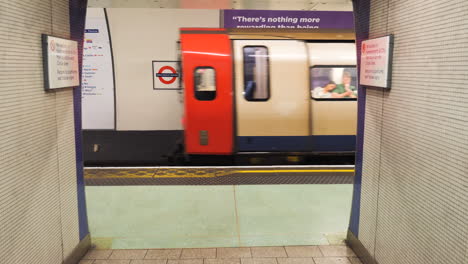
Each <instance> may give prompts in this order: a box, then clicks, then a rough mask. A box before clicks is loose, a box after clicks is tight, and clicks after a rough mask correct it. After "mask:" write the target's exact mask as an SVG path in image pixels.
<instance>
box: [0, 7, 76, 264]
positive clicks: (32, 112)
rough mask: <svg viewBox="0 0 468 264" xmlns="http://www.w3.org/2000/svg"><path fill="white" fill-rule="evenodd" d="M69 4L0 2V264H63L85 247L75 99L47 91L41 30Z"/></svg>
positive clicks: (65, 25)
mask: <svg viewBox="0 0 468 264" xmlns="http://www.w3.org/2000/svg"><path fill="white" fill-rule="evenodd" d="M68 12H69V10H68V0H47V1H44V0H28V1H9V0H0V25H1V26H0V263H8V264H15V263H18V264H26V263H38V264H40V263H44V264H51V263H61V262H62V261H63V259H64V258H65V257H67V256H68V255H69V254H70V253H71V251H72V250H73V248H74V247H75V246H76V245H77V244H78V242H79V235H78V212H77V195H76V164H75V139H74V116H73V95H72V90H71V89H64V90H61V91H57V92H50V93H46V92H45V91H44V86H43V72H42V50H41V33H46V34H52V35H55V36H58V37H65V38H68V37H69V31H70V30H69V22H68V21H69V13H68Z"/></svg>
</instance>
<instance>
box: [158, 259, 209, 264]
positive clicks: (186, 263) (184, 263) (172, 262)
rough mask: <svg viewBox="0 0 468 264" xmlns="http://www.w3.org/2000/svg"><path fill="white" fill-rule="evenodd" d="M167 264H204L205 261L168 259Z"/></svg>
mask: <svg viewBox="0 0 468 264" xmlns="http://www.w3.org/2000/svg"><path fill="white" fill-rule="evenodd" d="M167 264H203V259H168V260H167Z"/></svg>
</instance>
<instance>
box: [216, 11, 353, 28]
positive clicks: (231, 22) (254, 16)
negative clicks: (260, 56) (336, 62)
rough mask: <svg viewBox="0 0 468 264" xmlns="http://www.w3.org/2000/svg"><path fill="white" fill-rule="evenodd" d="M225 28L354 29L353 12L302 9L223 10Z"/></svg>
mask: <svg viewBox="0 0 468 264" xmlns="http://www.w3.org/2000/svg"><path fill="white" fill-rule="evenodd" d="M222 16H223V19H222V20H221V21H222V22H223V25H222V27H224V28H262V29H268V28H274V29H314V28H327V29H353V28H354V16H353V12H348V11H300V10H250V9H249V10H243V9H227V10H223V12H222Z"/></svg>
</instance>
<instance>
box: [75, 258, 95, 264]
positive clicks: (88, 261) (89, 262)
mask: <svg viewBox="0 0 468 264" xmlns="http://www.w3.org/2000/svg"><path fill="white" fill-rule="evenodd" d="M93 261H94V259H86V260H82V261H80V262H78V264H92V263H93Z"/></svg>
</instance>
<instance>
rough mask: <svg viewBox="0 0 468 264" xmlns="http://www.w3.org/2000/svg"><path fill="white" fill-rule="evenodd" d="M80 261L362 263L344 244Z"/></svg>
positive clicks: (117, 254)
mask: <svg viewBox="0 0 468 264" xmlns="http://www.w3.org/2000/svg"><path fill="white" fill-rule="evenodd" d="M79 264H361V262H360V261H359V259H358V258H357V257H356V255H355V254H354V253H353V251H352V250H351V249H349V248H348V247H346V246H286V247H252V248H249V247H240V248H198V249H193V248H188V249H187V248H186V249H148V250H146V249H133V250H131V249H130V250H127V249H121V250H97V249H94V250H91V251H89V252H88V254H87V255H86V256H85V257H84V258H83V260H81V262H80V263H79Z"/></svg>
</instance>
